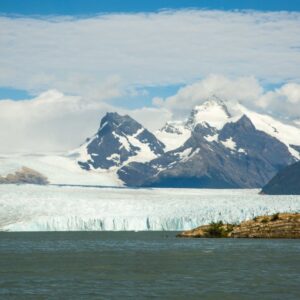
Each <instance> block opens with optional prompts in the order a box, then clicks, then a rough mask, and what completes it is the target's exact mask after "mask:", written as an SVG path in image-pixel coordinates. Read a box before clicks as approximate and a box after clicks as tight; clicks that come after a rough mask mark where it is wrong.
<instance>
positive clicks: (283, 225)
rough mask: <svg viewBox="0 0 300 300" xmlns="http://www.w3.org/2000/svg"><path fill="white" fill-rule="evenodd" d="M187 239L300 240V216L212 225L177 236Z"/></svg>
mask: <svg viewBox="0 0 300 300" xmlns="http://www.w3.org/2000/svg"><path fill="white" fill-rule="evenodd" d="M177 236H178V237H187V238H216V237H223V238H290V239H292V238H293V239H294V238H300V214H299V213H295V214H288V213H278V214H274V215H271V216H260V217H256V218H254V219H253V220H249V221H244V222H242V223H241V224H239V225H233V224H223V223H222V222H219V223H212V224H210V225H204V226H199V227H197V228H195V229H192V230H188V231H184V232H182V233H180V234H178V235H177Z"/></svg>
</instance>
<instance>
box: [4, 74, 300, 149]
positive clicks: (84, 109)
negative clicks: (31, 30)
mask: <svg viewBox="0 0 300 300" xmlns="http://www.w3.org/2000/svg"><path fill="white" fill-rule="evenodd" d="M111 88H112V87H111ZM106 95H118V89H117V87H115V89H114V88H112V89H111V90H110V91H108V90H107V93H106ZM212 95H215V96H217V97H219V98H221V99H223V100H227V101H229V102H230V101H239V102H242V103H243V104H244V105H246V106H247V107H250V108H252V109H255V110H261V111H264V112H269V113H270V114H272V113H273V114H274V111H275V112H276V115H277V116H281V117H285V116H290V117H294V118H299V117H300V84H296V83H287V84H284V85H282V86H281V87H279V88H275V89H273V90H271V91H270V90H269V91H265V90H264V89H263V87H262V86H261V84H260V83H259V81H257V80H256V79H255V78H253V77H240V78H236V79H231V78H228V77H225V76H220V75H211V76H208V77H207V78H205V79H203V80H199V81H197V82H195V83H193V84H189V85H186V86H184V87H182V88H180V89H179V90H178V92H177V93H176V94H175V95H173V96H171V97H167V98H164V99H163V98H154V99H153V103H154V106H153V107H144V108H141V109H135V110H128V109H124V108H119V107H114V106H112V105H110V104H109V101H108V102H105V101H98V100H95V99H89V100H87V99H85V98H83V97H81V96H70V95H66V94H63V93H61V92H59V91H57V90H49V91H47V92H44V93H42V94H40V95H39V96H37V97H35V98H32V99H27V100H24V101H13V100H2V101H0V128H1V130H0V140H1V141H2V142H1V143H0V152H36V151H38V152H45V151H46V152H49V151H68V150H70V149H73V148H76V147H77V146H79V145H80V144H81V143H82V142H84V140H85V139H86V138H87V137H89V136H91V135H93V134H94V133H95V132H96V130H97V128H98V126H99V123H100V119H101V118H102V117H103V115H104V114H105V113H106V112H107V111H117V112H119V113H121V114H129V115H130V116H132V117H133V118H135V119H136V120H137V121H139V122H140V123H142V124H143V125H144V126H146V127H147V128H148V129H150V130H156V129H158V128H160V127H162V126H163V124H164V123H165V122H166V121H168V120H171V119H183V118H186V117H187V116H188V114H189V113H190V110H191V109H192V108H193V107H194V106H195V105H199V104H201V103H203V102H204V101H205V100H207V98H209V97H210V96H212ZM105 99H107V98H105ZM278 112H280V113H281V115H279V113H278ZM299 120H300V118H299ZM299 126H300V123H299Z"/></svg>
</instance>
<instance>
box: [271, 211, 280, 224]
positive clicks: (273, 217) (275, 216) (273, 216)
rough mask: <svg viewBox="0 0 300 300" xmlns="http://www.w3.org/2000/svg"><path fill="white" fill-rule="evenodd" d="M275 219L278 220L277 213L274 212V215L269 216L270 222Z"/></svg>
mask: <svg viewBox="0 0 300 300" xmlns="http://www.w3.org/2000/svg"><path fill="white" fill-rule="evenodd" d="M277 220H279V213H276V214H274V215H272V216H271V221H272V222H273V221H277Z"/></svg>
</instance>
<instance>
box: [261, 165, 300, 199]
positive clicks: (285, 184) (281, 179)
mask: <svg viewBox="0 0 300 300" xmlns="http://www.w3.org/2000/svg"><path fill="white" fill-rule="evenodd" d="M261 193H262V194H268V195H300V162H297V163H295V164H292V165H290V166H288V167H286V168H284V169H283V170H281V171H279V172H278V173H277V175H275V176H274V177H273V178H272V179H271V180H270V181H269V182H268V183H267V184H266V185H265V186H264V187H263V188H262V191H261Z"/></svg>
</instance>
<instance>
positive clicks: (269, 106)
mask: <svg viewBox="0 0 300 300" xmlns="http://www.w3.org/2000/svg"><path fill="white" fill-rule="evenodd" d="M211 96H217V97H218V98H220V99H222V100H225V101H229V102H237V101H238V102H240V103H243V104H244V105H246V106H248V107H250V108H252V109H254V110H260V111H263V112H265V113H270V114H273V115H275V116H277V117H281V118H287V119H293V118H294V119H296V118H300V84H297V83H287V84H283V85H282V86H281V87H280V88H276V89H274V90H270V91H265V90H264V89H263V87H262V85H261V83H260V82H259V81H258V80H257V79H255V78H254V77H239V78H235V79H230V78H228V77H225V76H221V75H211V76H208V77H207V78H204V79H203V80H199V81H197V82H195V83H193V84H189V85H186V86H184V87H182V88H181V89H179V90H178V92H177V93H176V94H175V95H173V96H171V97H167V98H165V99H162V98H154V99H153V104H154V105H155V106H156V107H160V108H163V109H166V110H168V111H169V112H170V113H171V114H172V116H173V118H175V119H176V118H183V117H186V116H187V114H188V113H189V112H190V110H191V109H192V108H193V107H194V106H195V105H199V104H201V103H203V102H204V101H206V100H207V98H209V97H211Z"/></svg>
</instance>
